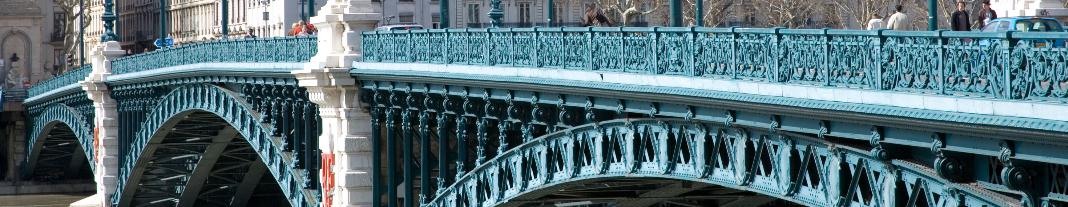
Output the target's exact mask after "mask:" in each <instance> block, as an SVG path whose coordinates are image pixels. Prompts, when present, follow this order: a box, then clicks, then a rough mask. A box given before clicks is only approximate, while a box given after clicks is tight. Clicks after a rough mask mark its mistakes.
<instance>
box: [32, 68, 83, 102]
mask: <svg viewBox="0 0 1068 207" xmlns="http://www.w3.org/2000/svg"><path fill="white" fill-rule="evenodd" d="M92 70H93V67H91V66H89V65H85V66H82V67H79V68H76V69H74V70H71V71H70V72H67V73H65V74H63V75H59V76H56V77H55V78H52V79H48V80H44V81H41V82H39V83H37V84H35V85H33V86H30V89H29V95H28V97H34V96H37V95H41V94H44V93H46V92H49V91H52V90H56V89H59V88H62V87H64V86H68V85H71V84H76V83H78V81H81V80H85V77H86V76H89V72H91V71H92Z"/></svg>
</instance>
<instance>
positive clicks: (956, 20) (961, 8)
mask: <svg viewBox="0 0 1068 207" xmlns="http://www.w3.org/2000/svg"><path fill="white" fill-rule="evenodd" d="M967 5H968V4H967V2H964V0H957V11H955V12H953V15H952V18H950V19H949V27H950V28H952V29H953V31H971V30H972V24H971V21H970V20H969V19H968V11H967V10H966V7H967Z"/></svg>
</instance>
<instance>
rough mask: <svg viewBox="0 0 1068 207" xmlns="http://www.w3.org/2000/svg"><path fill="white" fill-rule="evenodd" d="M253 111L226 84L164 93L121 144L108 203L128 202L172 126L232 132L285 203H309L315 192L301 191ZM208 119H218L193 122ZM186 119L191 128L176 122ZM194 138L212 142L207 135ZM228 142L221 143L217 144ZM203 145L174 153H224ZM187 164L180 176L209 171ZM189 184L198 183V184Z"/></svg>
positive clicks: (175, 198) (294, 174)
mask: <svg viewBox="0 0 1068 207" xmlns="http://www.w3.org/2000/svg"><path fill="white" fill-rule="evenodd" d="M258 117H259V115H258V114H256V112H255V111H254V110H252V108H251V107H249V105H248V104H247V103H246V102H245V101H244V100H243V99H241V98H240V96H239V95H238V94H236V93H235V92H233V91H230V90H227V89H225V88H222V87H219V86H215V85H210V84H188V85H183V86H181V87H178V88H175V89H174V90H172V91H171V92H170V93H169V94H167V95H166V96H164V97H163V98H162V99H161V100H160V101H159V102H158V103H157V104H156V106H155V109H153V110H152V111H151V112H149V114H148V115H147V116H146V117H145V120H144V121H142V122H141V126H140V127H139V128H138V131H137V132H136V133H135V134H134V139H133V140H131V141H130V143H129V146H124V147H127V149H128V150H127V151H126V154H125V157H124V159H123V162H122V163H120V165H122V166H121V167H120V169H121V171H120V173H119V185H118V190H117V191H118V192H116V193H115V196H114V197H112V203H114V204H116V205H119V206H127V205H130V204H131V202H132V201H133V198H134V196H133V194H135V193H136V192H137V190H136V189H137V188H138V187H139V183H141V182H142V179H141V178H142V176H143V175H145V173H146V172H148V171H147V170H146V167H149V166H150V165H151V164H152V163H153V161H152V160H150V159H152V157H153V156H154V155H155V154H156V153H158V151H156V150H157V149H159V147H160V146H165V145H166V144H167V142H166V141H167V139H168V138H169V136H170V135H171V134H175V132H190V131H188V130H192V131H197V130H205V131H209V132H213V133H217V134H222V133H227V131H229V132H230V133H233V135H234V136H233V137H234V138H233V140H235V142H239V143H242V144H245V145H247V151H246V152H247V153H251V154H252V155H254V156H253V158H254V159H255V161H256V162H257V163H262V165H263V166H262V167H264V169H262V170H263V171H265V172H269V173H270V174H271V175H273V176H263V177H264V179H266V178H273V179H271V180H272V181H274V183H276V184H277V186H278V187H279V188H280V189H279V190H280V193H279V194H281V195H282V196H284V199H285V200H286V201H288V203H289V205H291V206H310V205H314V203H315V202H317V201H316V200H313V199H309V198H315V197H312V196H310V195H305V193H307V191H304V189H305V186H303V185H304V184H303V180H302V177H299V176H298V175H297V173H298V172H295V171H294V170H293V169H291V168H289V167H287V164H286V163H288V162H289V161H287V159H290V158H286V157H284V156H283V152H282V149H281V148H280V147H279V146H278V145H276V143H275V142H274V141H273V138H272V137H271V134H270V129H269V128H268V127H267V126H266V125H263V124H262V121H261V120H260V119H259V118H258ZM190 118H192V119H190ZM209 119H211V120H214V121H213V122H215V123H214V124H218V125H217V126H216V128H202V129H197V128H196V126H197V125H201V124H203V123H197V122H200V121H205V120H209ZM187 121H192V122H193V124H192V125H191V126H192V127H193V128H182V129H181V130H180V129H179V128H175V127H180V126H182V125H183V122H187ZM209 125H210V124H209ZM193 138H196V139H201V138H203V137H196V136H194V137H193ZM193 138H189V139H193ZM239 138H240V139H239ZM193 141H207V142H213V141H212V139H206V140H204V139H201V140H193ZM227 143H230V142H227ZM231 145H232V144H229V145H227V144H223V145H221V146H222V147H226V146H231ZM227 149H229V148H223V149H222V151H220V153H222V152H226V150H227ZM208 150H210V149H207V148H205V149H204V151H200V152H196V153H191V154H202V155H178V156H192V157H196V158H197V159H199V160H203V159H205V158H204V157H201V156H214V157H221V156H225V155H223V154H217V153H211V152H208ZM186 151H189V150H186ZM194 151H195V150H194ZM145 155H148V156H145ZM181 158H188V157H181ZM197 165H199V163H198V164H197ZM250 168H251V167H250ZM209 169H210V168H209ZM189 170H191V171H193V172H188V173H191V175H188V176H186V177H187V178H184V179H185V180H194V179H207V178H205V177H203V176H208V175H197V174H196V173H197V170H198V169H189ZM189 184H193V185H199V184H197V183H196V182H189ZM194 187H196V188H201V187H202V186H194ZM184 188H185V187H183V188H182V190H183V191H184V190H185V189H184ZM170 196H171V199H173V201H174V202H175V203H176V204H178V205H183V206H184V205H186V204H190V203H183V201H184V200H186V199H189V198H190V197H193V198H194V199H195V197H196V196H197V195H192V196H186V195H177V194H175V193H174V192H172V195H170Z"/></svg>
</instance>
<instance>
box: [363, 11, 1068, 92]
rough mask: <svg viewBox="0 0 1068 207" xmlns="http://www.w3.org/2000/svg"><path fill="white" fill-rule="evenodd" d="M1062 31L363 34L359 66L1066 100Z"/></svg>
mask: <svg viewBox="0 0 1068 207" xmlns="http://www.w3.org/2000/svg"><path fill="white" fill-rule="evenodd" d="M1065 40H1068V33H1013V32H998V33H980V32H950V31H912V32H902V31H888V30H883V31H866V30H825V29H778V28H772V29H755V28H657V27H653V28H637V27H625V28H587V27H580V28H514V29H512V28H503V29H448V30H414V31H394V32H389V31H376V32H366V33H363V39H362V41H363V52H364V61H368V62H421V63H434V64H466V65H490V66H511V67H545V68H563V69H572V70H590V71H611V72H624V73H643V74H661V75H678V76H690V77H701V78H712V79H736V80H748V81H761V82H780V83H787V84H800V85H814V86H826V87H849V88H863V89H871V90H892V91H903V92H908V93H929V94H944V95H953V96H976V97H989V98H1000V99H1028V100H1044V101H1055V102H1068V50H1066V49H1065V47H1064V42H1065Z"/></svg>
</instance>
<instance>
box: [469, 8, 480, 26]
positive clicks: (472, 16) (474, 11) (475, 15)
mask: <svg viewBox="0 0 1068 207" xmlns="http://www.w3.org/2000/svg"><path fill="white" fill-rule="evenodd" d="M478 9H479V5H478V4H468V5H467V23H469V24H479V23H481V22H482V21H479V17H481V16H482V15H480V14H481V12H479V11H478Z"/></svg>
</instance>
